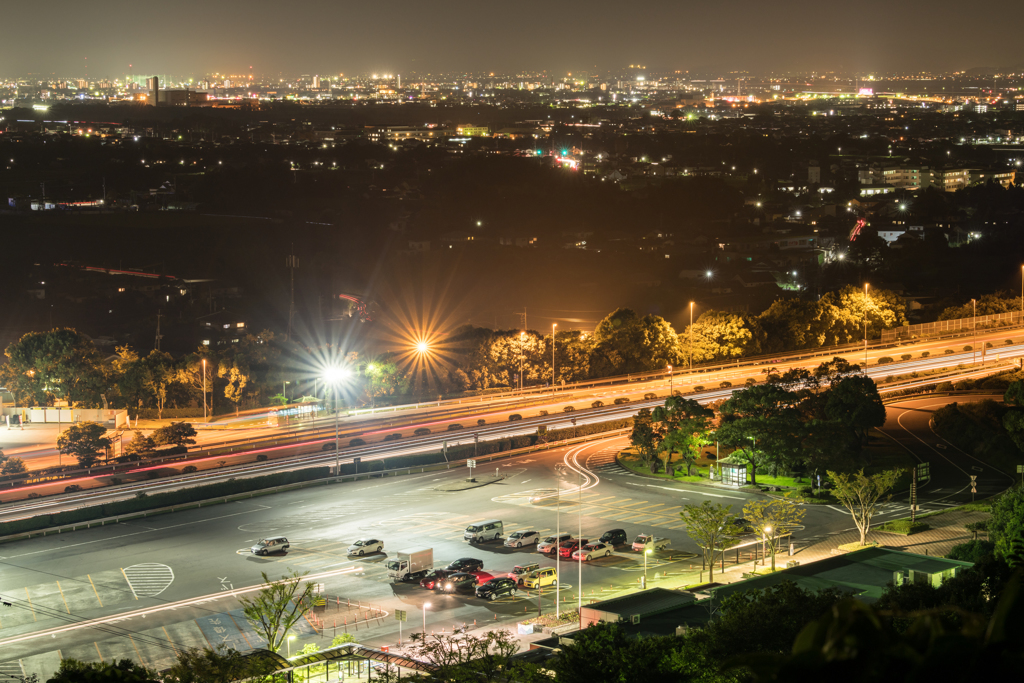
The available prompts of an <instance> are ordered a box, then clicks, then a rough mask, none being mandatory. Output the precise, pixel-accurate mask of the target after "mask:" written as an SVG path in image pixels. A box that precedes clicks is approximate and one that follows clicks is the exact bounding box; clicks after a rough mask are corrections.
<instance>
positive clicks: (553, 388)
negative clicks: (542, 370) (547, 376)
mask: <svg viewBox="0 0 1024 683" xmlns="http://www.w3.org/2000/svg"><path fill="white" fill-rule="evenodd" d="M556 327H558V323H551V393H554V392H555V328H556Z"/></svg>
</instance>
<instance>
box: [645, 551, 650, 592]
mask: <svg viewBox="0 0 1024 683" xmlns="http://www.w3.org/2000/svg"><path fill="white" fill-rule="evenodd" d="M650 554H651V549H650V548H647V549H645V550H644V590H647V556H648V555H650Z"/></svg>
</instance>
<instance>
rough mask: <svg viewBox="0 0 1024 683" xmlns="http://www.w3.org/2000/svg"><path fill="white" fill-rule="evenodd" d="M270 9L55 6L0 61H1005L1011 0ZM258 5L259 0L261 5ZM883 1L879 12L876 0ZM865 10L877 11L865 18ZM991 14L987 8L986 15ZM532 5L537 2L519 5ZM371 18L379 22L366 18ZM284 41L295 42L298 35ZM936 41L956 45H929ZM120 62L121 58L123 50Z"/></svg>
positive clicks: (803, 67)
mask: <svg viewBox="0 0 1024 683" xmlns="http://www.w3.org/2000/svg"><path fill="white" fill-rule="evenodd" d="M75 9H77V8H75V7H74V6H73V5H71V4H70V3H68V2H66V0H51V1H50V2H45V3H44V5H43V8H40V7H39V6H37V5H31V6H15V7H11V8H9V10H8V15H7V23H8V25H9V26H12V27H18V26H22V27H25V28H26V29H28V28H30V27H31V26H33V25H34V23H35V22H37V17H38V16H39V14H40V12H41V11H49V13H50V14H52V15H53V16H57V17H60V16H68V15H69V14H70V13H72V12H73V11H74V10H75ZM289 9H290V12H289V16H290V17H291V18H290V19H286V20H285V21H284V25H283V28H282V22H281V21H279V20H276V19H274V18H273V16H272V15H270V14H269V13H268V12H269V11H270V7H269V6H267V7H264V6H262V5H260V4H256V5H253V6H251V7H250V8H247V11H246V12H242V13H240V12H238V11H236V10H235V9H234V8H226V7H213V8H211V7H208V6H206V5H201V4H200V3H197V2H194V0H184V1H183V2H181V3H178V5H176V16H175V17H168V16H167V14H166V11H165V8H162V7H157V6H153V7H148V8H147V7H143V8H134V7H133V8H132V12H131V15H130V17H128V18H127V20H126V21H122V20H115V21H112V20H111V18H112V17H111V15H110V14H109V13H104V12H101V11H93V12H90V13H87V14H85V15H84V16H76V17H75V20H74V21H73V22H71V21H58V22H54V23H51V24H49V25H47V26H46V29H45V36H44V37H43V38H42V40H43V44H44V45H45V46H46V47H45V49H42V50H41V49H39V44H40V35H39V33H38V32H36V31H31V30H25V31H18V32H15V33H14V34H13V35H8V36H7V39H6V40H5V45H4V47H3V48H0V69H2V70H3V71H4V72H6V73H7V74H8V75H18V76H28V75H32V76H39V77H43V76H61V75H75V76H82V77H87V78H113V77H117V76H119V75H123V74H127V73H136V74H141V73H146V74H151V73H176V74H186V73H187V74H196V75H200V74H207V73H212V72H221V73H231V74H244V73H250V72H251V73H253V74H256V75H258V76H259V77H261V78H274V77H278V76H282V77H283V76H285V75H286V74H292V73H296V74H298V73H309V74H314V73H320V74H322V75H328V74H331V75H334V74H341V73H346V74H347V73H353V74H355V73H367V74H369V73H373V72H385V73H401V72H410V73H411V72H417V73H420V74H425V73H442V72H453V71H455V72H458V71H468V72H485V73H486V72H492V71H493V72H495V73H499V72H502V73H515V72H520V71H547V72H548V73H551V74H558V73H562V72H572V71H587V70H590V71H595V72H602V73H603V72H608V71H610V70H613V69H618V68H622V67H623V66H624V65H628V64H633V63H639V64H643V65H645V66H646V67H648V68H650V69H652V70H660V71H673V70H684V71H685V70H690V71H720V72H724V73H727V72H729V71H748V72H751V73H755V72H761V73H764V72H765V71H778V72H786V71H790V72H792V71H803V72H810V71H815V70H816V71H845V72H849V73H871V72H887V73H892V72H910V71H932V72H942V71H953V70H968V69H972V68H996V69H1001V68H1008V69H1015V68H1017V67H1019V66H1020V65H1021V63H1022V61H1024V58H1022V57H1021V55H1020V54H1019V50H1016V49H1014V47H1013V45H1014V41H1013V37H1014V36H1013V27H1014V26H1016V25H1019V22H1017V21H1014V20H1013V19H1014V17H1016V18H1017V19H1024V17H1022V16H1021V14H1022V10H1021V9H1020V7H1019V5H1017V4H1011V3H1009V2H1002V1H1001V2H997V3H996V4H995V6H990V7H987V9H988V10H989V11H988V12H986V13H985V14H984V15H981V14H978V15H973V14H971V13H969V12H967V11H965V10H963V9H962V8H961V7H960V6H959V5H958V6H954V5H953V3H951V2H940V3H937V4H935V5H933V6H930V12H929V15H928V17H927V21H925V20H923V19H922V17H921V16H920V15H919V14H918V13H917V12H916V11H915V9H914V8H911V7H900V6H895V7H893V6H888V5H884V6H883V5H882V4H881V3H868V4H867V5H860V6H858V7H857V8H845V7H838V6H836V7H825V8H815V10H816V11H815V12H814V13H808V12H805V11H803V8H802V5H801V4H800V3H796V2H786V3H782V4H781V5H776V6H773V8H772V9H771V10H770V11H768V10H765V9H763V8H761V7H759V6H757V5H753V4H750V3H745V2H741V3H738V4H735V5H730V6H729V7H728V8H725V7H721V6H716V7H699V6H698V7H690V6H682V5H676V4H673V3H665V2H647V3H643V5H642V6H639V7H635V8H633V9H632V10H631V11H630V12H629V13H628V14H627V15H625V16H624V10H623V9H622V8H621V7H620V6H618V5H612V4H611V3H607V2H597V3H589V4H587V5H582V4H577V3H569V4H561V5H559V6H557V7H555V8H550V7H547V6H542V5H540V4H539V3H527V4H526V5H521V6H518V7H517V8H516V13H517V14H519V15H520V17H521V18H522V19H523V20H522V21H518V20H516V19H515V17H510V16H509V11H508V10H506V9H505V8H502V7H480V6H476V5H470V4H469V3H465V2H461V1H460V2H449V3H445V4H444V5H443V6H441V7H437V8H436V10H434V12H433V13H428V14H427V16H423V14H422V11H421V10H420V9H419V8H417V7H416V6H413V5H410V4H406V3H403V2H394V3H391V4H390V6H389V7H387V8H385V11H384V12H382V11H381V10H380V8H378V7H372V8H371V7H352V8H347V7H346V8H343V9H339V8H338V7H336V6H334V5H331V4H328V3H324V2H322V1H321V0H301V1H300V2H298V3H295V4H293V5H291V6H290V7H289ZM261 10H265V11H263V12H262V13H261ZM883 10H884V14H882V11H883ZM876 14H877V15H878V16H877V18H876ZM992 16H1000V17H1002V20H1001V21H1000V22H998V23H997V24H993V22H992V21H991V19H990V17H992ZM532 17H540V19H533V18H532ZM374 27H377V28H374ZM296 45H298V46H299V47H298V48H297V47H296ZM943 46H946V47H949V48H952V47H954V46H955V49H943ZM129 65H130V66H129Z"/></svg>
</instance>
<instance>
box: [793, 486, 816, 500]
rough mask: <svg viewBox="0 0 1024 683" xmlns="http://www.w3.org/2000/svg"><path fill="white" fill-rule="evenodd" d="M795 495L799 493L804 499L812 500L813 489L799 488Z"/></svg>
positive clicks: (810, 487)
mask: <svg viewBox="0 0 1024 683" xmlns="http://www.w3.org/2000/svg"><path fill="white" fill-rule="evenodd" d="M797 493H799V494H800V495H801V496H803V497H804V498H814V487H813V486H801V487H800V488H798V489H797Z"/></svg>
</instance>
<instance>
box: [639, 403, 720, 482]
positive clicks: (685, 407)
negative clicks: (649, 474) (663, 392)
mask: <svg viewBox="0 0 1024 683" xmlns="http://www.w3.org/2000/svg"><path fill="white" fill-rule="evenodd" d="M714 416H715V411H713V410H711V409H710V408H705V407H704V406H702V405H701V404H699V403H697V402H696V401H694V400H693V399H689V398H681V397H679V396H669V397H668V398H667V399H665V405H664V406H658V407H657V408H655V409H654V413H653V415H652V417H653V419H654V421H655V422H657V423H658V428H659V431H660V432H661V435H662V437H661V444H660V445H659V446H658V451H659V452H661V451H664V452H666V453H668V458H667V459H666V465H671V462H672V453H674V452H675V453H679V455H680V457H681V458H682V459H683V461H684V462H685V463H686V473H687V474H690V472H691V469H692V468H693V464H694V463H695V462H696V461H697V458H698V457H699V456H700V449H701V448H703V447H704V446H706V445H707V444H708V443H710V440H709V439H708V431H709V430H710V428H711V419H712V418H713V417H714Z"/></svg>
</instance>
